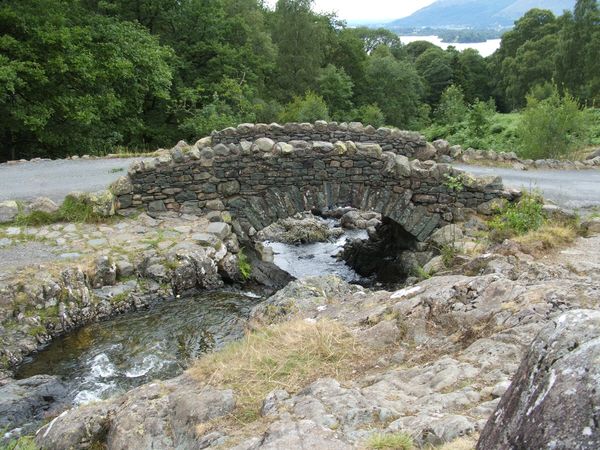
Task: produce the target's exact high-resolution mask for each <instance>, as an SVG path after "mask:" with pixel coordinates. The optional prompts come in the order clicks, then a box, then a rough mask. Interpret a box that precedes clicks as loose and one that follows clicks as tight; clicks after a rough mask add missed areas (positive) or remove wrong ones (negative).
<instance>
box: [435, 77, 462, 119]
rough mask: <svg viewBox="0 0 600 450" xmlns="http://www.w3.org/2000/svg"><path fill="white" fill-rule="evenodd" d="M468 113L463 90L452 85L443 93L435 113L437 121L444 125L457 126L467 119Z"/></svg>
mask: <svg viewBox="0 0 600 450" xmlns="http://www.w3.org/2000/svg"><path fill="white" fill-rule="evenodd" d="M468 111H469V110H468V108H467V104H466V103H465V95H464V94H463V91H462V89H461V88H460V87H458V86H455V85H453V84H452V85H450V86H448V87H447V88H446V89H445V90H444V92H442V96H441V98H440V103H439V105H438V107H437V108H436V110H435V112H434V116H435V121H436V123H438V124H442V125H451V124H457V123H460V122H462V121H463V120H464V119H465V117H466V116H467V113H468Z"/></svg>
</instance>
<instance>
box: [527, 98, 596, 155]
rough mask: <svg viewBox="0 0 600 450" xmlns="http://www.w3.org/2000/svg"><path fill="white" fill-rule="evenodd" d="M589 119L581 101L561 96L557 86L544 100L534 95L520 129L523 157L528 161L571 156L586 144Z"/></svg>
mask: <svg viewBox="0 0 600 450" xmlns="http://www.w3.org/2000/svg"><path fill="white" fill-rule="evenodd" d="M588 118H589V116H588V114H586V113H585V112H584V111H582V110H580V108H579V105H578V104H577V101H576V100H575V99H574V98H573V97H572V96H571V95H569V94H568V93H566V94H565V95H564V96H562V97H561V96H560V94H559V92H558V88H556V86H554V89H553V92H552V95H550V96H549V97H547V98H545V99H543V100H539V99H538V98H537V97H535V96H534V95H533V94H530V95H529V96H528V97H527V107H526V108H525V110H524V111H523V116H522V120H521V124H520V126H519V128H518V136H519V147H520V155H521V156H522V157H523V158H528V159H544V158H565V157H569V156H570V155H571V153H572V152H573V151H574V150H575V149H576V148H577V146H578V145H580V144H581V143H582V142H584V141H585V134H586V128H587V122H588Z"/></svg>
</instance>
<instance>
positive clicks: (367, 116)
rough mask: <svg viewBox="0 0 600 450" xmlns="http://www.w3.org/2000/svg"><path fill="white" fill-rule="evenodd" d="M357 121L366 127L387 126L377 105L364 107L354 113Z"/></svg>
mask: <svg viewBox="0 0 600 450" xmlns="http://www.w3.org/2000/svg"><path fill="white" fill-rule="evenodd" d="M354 118H355V120H357V121H359V122H362V123H363V124H365V125H372V126H374V127H375V128H379V127H381V126H383V125H384V124H385V116H384V115H383V112H382V111H381V109H380V108H379V106H377V105H376V104H373V105H363V106H361V107H360V108H358V109H357V110H355V111H354Z"/></svg>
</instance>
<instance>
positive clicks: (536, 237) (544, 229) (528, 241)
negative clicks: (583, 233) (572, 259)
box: [514, 223, 577, 255]
mask: <svg viewBox="0 0 600 450" xmlns="http://www.w3.org/2000/svg"><path fill="white" fill-rule="evenodd" d="M576 238H577V230H576V229H575V227H574V226H573V225H556V224H549V223H547V224H544V225H542V226H541V227H540V228H539V229H537V230H534V231H530V232H528V233H527V234H524V235H522V236H518V237H516V238H514V240H515V241H516V242H518V243H519V245H520V246H521V250H522V251H523V252H525V253H529V254H532V255H539V254H540V253H544V252H547V251H548V250H554V249H558V248H562V247H564V246H566V245H568V244H571V243H572V242H573V241H575V239H576Z"/></svg>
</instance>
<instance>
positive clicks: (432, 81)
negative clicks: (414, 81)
mask: <svg viewBox="0 0 600 450" xmlns="http://www.w3.org/2000/svg"><path fill="white" fill-rule="evenodd" d="M415 66H416V68H417V71H418V72H419V75H421V77H422V78H423V80H424V81H425V92H426V94H425V100H426V101H427V103H429V104H432V105H436V104H437V103H438V102H439V100H440V96H441V95H442V92H443V91H444V89H446V88H447V87H448V86H449V85H450V84H451V83H452V69H451V68H450V64H449V58H448V54H447V53H446V52H444V51H443V50H442V49H440V48H438V47H435V48H430V49H429V50H425V51H424V52H423V53H422V54H421V55H420V56H419V57H418V58H417V59H416V61H415Z"/></svg>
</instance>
